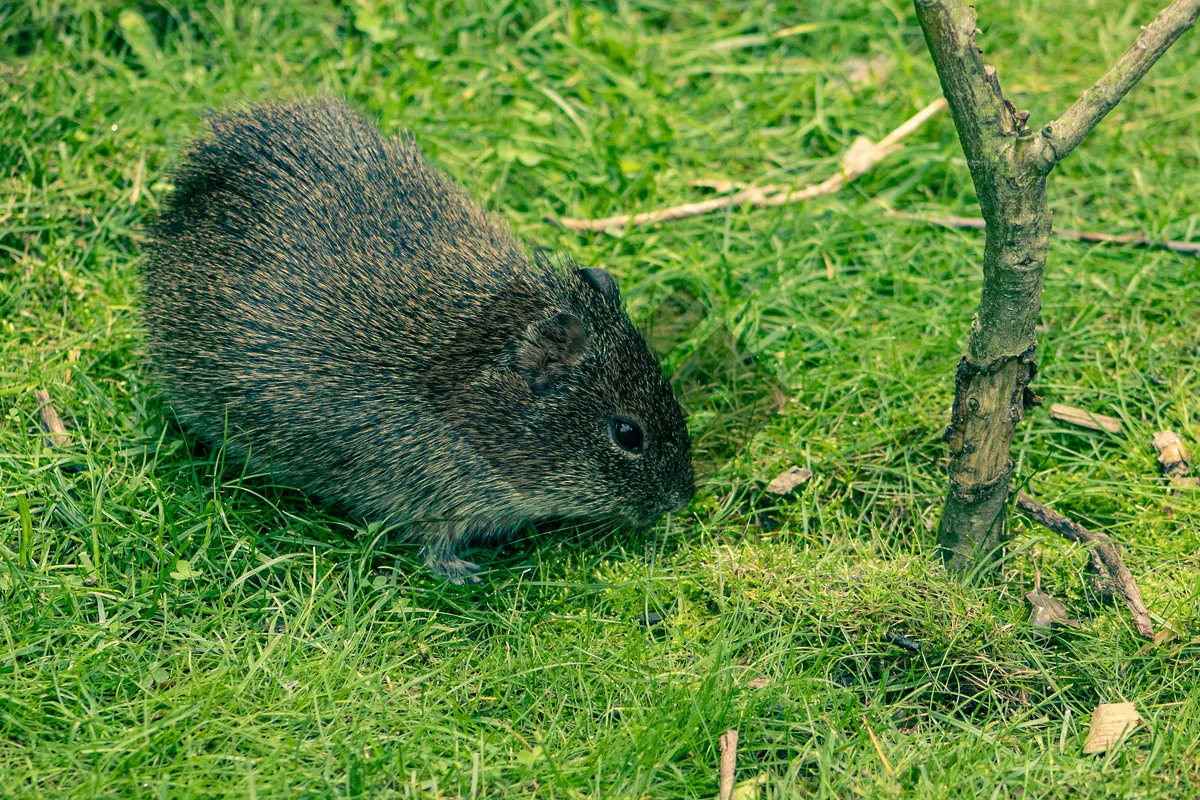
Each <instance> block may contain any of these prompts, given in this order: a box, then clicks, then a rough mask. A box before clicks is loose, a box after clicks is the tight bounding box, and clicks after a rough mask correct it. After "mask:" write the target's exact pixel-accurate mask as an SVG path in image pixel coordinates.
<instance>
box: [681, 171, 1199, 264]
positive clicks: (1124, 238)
mask: <svg viewBox="0 0 1200 800" xmlns="http://www.w3.org/2000/svg"><path fill="white" fill-rule="evenodd" d="M718 183H719V182H718V181H709V182H708V183H707V184H700V183H697V185H710V186H716V185H718ZM886 215H887V216H889V217H897V218H900V219H908V220H913V221H914V222H924V223H927V224H930V225H940V226H942V227H943V228H959V229H966V230H976V231H982V230H985V229H986V228H987V222H986V221H985V220H984V219H983V217H944V216H927V215H924V214H908V213H905V212H903V211H888V212H886ZM1051 233H1053V234H1054V235H1055V236H1060V237H1062V238H1063V239H1070V240H1072V241H1076V242H1097V243H1100V244H1131V245H1134V246H1136V247H1154V248H1161V249H1163V250H1174V251H1175V252H1176V253H1197V254H1200V242H1178V241H1171V240H1167V241H1160V240H1155V239H1149V238H1147V237H1146V235H1145V234H1144V233H1122V234H1111V233H1094V232H1092V231H1077V230H1074V229H1072V228H1054V229H1052V230H1051Z"/></svg>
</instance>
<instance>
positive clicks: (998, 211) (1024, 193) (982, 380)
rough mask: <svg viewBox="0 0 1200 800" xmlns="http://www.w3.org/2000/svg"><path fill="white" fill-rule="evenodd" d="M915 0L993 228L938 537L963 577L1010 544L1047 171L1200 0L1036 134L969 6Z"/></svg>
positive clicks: (959, 1) (960, 381) (1188, 1)
mask: <svg viewBox="0 0 1200 800" xmlns="http://www.w3.org/2000/svg"><path fill="white" fill-rule="evenodd" d="M914 2H915V6H916V12H917V18H918V20H919V21H920V23H921V29H922V31H923V32H924V34H925V42H926V44H927V45H928V47H929V53H930V55H931V56H932V58H933V63H934V67H935V68H936V69H937V73H938V79H939V80H940V81H941V85H942V92H943V94H944V95H945V97H946V100H947V102H948V103H949V105H950V113H951V116H952V117H953V118H954V126H955V128H956V129H957V130H958V137H959V141H960V142H961V144H962V148H963V152H964V153H965V154H966V157H967V165H968V167H969V169H970V171H971V179H972V181H973V182H974V184H975V192H976V194H977V195H978V197H979V205H980V209H981V210H982V212H983V218H984V220H985V221H986V240H985V243H984V252H983V291H982V293H981V296H980V301H979V311H978V313H977V314H976V315H975V319H974V320H973V321H972V324H971V333H970V340H969V344H968V347H967V352H966V354H965V355H964V356H963V357H962V360H961V361H960V362H959V365H958V372H957V374H956V377H955V388H954V408H953V413H952V416H951V422H950V427H949V428H948V429H947V430H946V434H945V437H944V438H945V440H946V442H947V443H948V444H949V445H950V456H951V458H950V467H949V473H950V496H949V497H948V498H947V500H946V507H945V510H944V512H943V514H942V521H941V525H940V528H939V531H938V543H939V545H940V546H941V549H942V554H943V556H944V558H945V559H946V562H947V565H948V566H949V567H950V569H951V570H952V571H954V572H957V573H966V572H969V571H971V570H973V569H974V568H975V566H976V565H977V564H978V563H979V562H980V561H981V560H984V559H990V558H992V557H994V556H995V555H997V554H998V553H999V552H1000V550H1001V549H1002V545H1003V543H1004V538H1005V537H1004V525H1005V512H1006V504H1007V500H1008V486H1009V481H1010V478H1011V476H1012V470H1013V463H1012V459H1011V458H1010V451H1011V444H1012V436H1013V432H1014V430H1015V428H1016V425H1017V423H1018V422H1020V421H1021V419H1022V418H1023V417H1024V415H1025V411H1026V409H1027V408H1028V407H1029V406H1030V405H1031V404H1033V403H1034V402H1035V399H1036V396H1035V395H1034V394H1033V392H1032V391H1031V390H1030V389H1029V383H1030V381H1032V380H1033V378H1034V376H1035V375H1036V374H1037V360H1036V353H1037V341H1036V338H1035V335H1034V328H1035V326H1036V325H1037V320H1038V316H1039V314H1040V313H1041V305H1042V278H1043V275H1044V272H1045V267H1046V255H1047V253H1048V252H1049V249H1050V232H1051V216H1050V210H1049V206H1048V204H1047V201H1046V176H1047V174H1048V173H1049V172H1050V169H1051V168H1052V167H1053V165H1054V163H1057V161H1058V160H1060V159H1061V158H1062V157H1063V156H1065V155H1066V154H1067V153H1068V152H1070V150H1071V149H1073V148H1074V147H1075V145H1077V144H1078V143H1079V141H1080V140H1082V139H1083V137H1084V136H1085V135H1086V134H1087V132H1088V131H1089V130H1091V128H1092V127H1094V126H1095V124H1096V123H1097V122H1098V121H1099V120H1100V119H1101V118H1103V116H1104V114H1106V113H1108V111H1109V110H1111V109H1112V107H1113V106H1115V105H1116V104H1117V103H1118V102H1119V101H1120V99H1121V98H1122V97H1123V96H1124V95H1125V93H1126V92H1127V91H1128V90H1129V88H1130V87H1131V86H1133V84H1134V83H1136V82H1137V79H1138V78H1140V77H1141V76H1142V75H1144V74H1145V73H1146V71H1147V70H1148V69H1150V67H1151V66H1152V65H1153V63H1154V61H1155V60H1157V59H1158V57H1159V56H1161V55H1162V53H1163V52H1165V51H1166V49H1167V48H1168V47H1169V46H1170V44H1171V43H1172V42H1174V41H1175V40H1176V39H1177V38H1179V36H1180V35H1181V34H1182V33H1183V32H1184V31H1185V30H1186V29H1187V27H1190V25H1191V24H1192V23H1194V22H1195V19H1196V11H1195V7H1196V5H1197V4H1200V0H1176V2H1175V3H1174V4H1173V5H1172V6H1171V7H1170V8H1169V9H1168V10H1167V11H1166V12H1164V13H1163V14H1162V15H1160V16H1159V19H1158V20H1156V21H1155V23H1154V24H1153V25H1151V26H1150V27H1149V28H1147V29H1146V32H1144V33H1143V35H1142V36H1141V37H1139V39H1138V44H1135V45H1134V47H1132V48H1130V50H1129V51H1128V52H1127V53H1126V54H1125V55H1124V56H1122V58H1121V60H1120V61H1118V63H1117V65H1116V66H1114V67H1113V69H1112V70H1110V71H1109V73H1108V74H1107V75H1106V76H1105V77H1104V78H1102V79H1101V80H1100V82H1098V83H1097V85H1096V86H1095V87H1093V89H1092V90H1091V91H1090V92H1089V93H1087V94H1085V95H1084V96H1083V97H1082V98H1080V100H1079V101H1078V102H1077V103H1076V104H1075V105H1074V106H1072V107H1071V109H1070V110H1068V112H1067V113H1066V114H1065V115H1064V116H1063V119H1061V120H1059V121H1058V122H1056V123H1052V124H1050V125H1048V126H1046V127H1045V128H1044V129H1043V130H1042V132H1041V133H1040V135H1039V136H1035V135H1034V134H1033V133H1032V131H1031V130H1030V128H1029V126H1028V124H1027V123H1028V120H1029V112H1028V111H1020V110H1018V109H1016V108H1015V107H1014V106H1013V105H1012V103H1010V102H1009V101H1008V100H1006V99H1005V97H1004V93H1003V92H1002V91H1001V89H1000V80H999V77H998V76H997V74H996V70H995V69H994V68H993V67H991V66H990V65H988V64H986V63H985V62H984V57H983V52H982V51H981V50H980V48H979V46H978V44H977V43H976V40H975V37H976V35H977V34H978V30H977V29H976V27H975V21H976V17H975V9H974V8H973V7H971V6H968V5H966V3H964V2H963V0H914ZM1055 137H1059V138H1055ZM1068 145H1069V146H1068ZM1060 148H1061V149H1060ZM1047 153H1050V155H1049V156H1047ZM1047 164H1048V166H1047Z"/></svg>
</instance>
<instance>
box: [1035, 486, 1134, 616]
mask: <svg viewBox="0 0 1200 800" xmlns="http://www.w3.org/2000/svg"><path fill="white" fill-rule="evenodd" d="M1017 507H1018V508H1020V509H1021V510H1022V511H1024V512H1025V513H1026V514H1028V515H1029V516H1030V517H1031V518H1032V519H1034V520H1035V521H1037V522H1038V523H1040V524H1042V525H1044V526H1046V527H1047V528H1049V529H1050V530H1052V531H1054V532H1055V533H1057V534H1059V535H1060V536H1064V537H1066V538H1067V539H1070V540H1071V541H1073V542H1075V543H1077V544H1082V545H1086V546H1088V554H1089V557H1090V558H1091V566H1092V569H1093V570H1095V571H1096V572H1098V573H1099V574H1100V575H1101V576H1102V579H1101V580H1099V581H1095V582H1094V584H1095V586H1096V588H1097V590H1098V591H1100V592H1102V593H1103V594H1119V595H1120V596H1121V599H1123V600H1124V601H1125V605H1127V606H1128V607H1129V610H1130V611H1131V612H1133V623H1134V625H1135V626H1136V627H1137V629H1138V633H1140V634H1141V635H1142V636H1145V637H1146V638H1147V639H1153V638H1154V627H1153V625H1151V623H1150V612H1149V611H1147V610H1146V605H1145V604H1144V603H1143V602H1142V593H1141V591H1139V590H1138V586H1137V581H1135V580H1134V579H1133V574H1132V573H1130V571H1129V568H1128V567H1126V566H1125V562H1124V561H1122V560H1121V554H1120V553H1119V552H1117V546H1116V544H1115V543H1114V542H1113V540H1112V539H1110V538H1108V537H1107V536H1105V535H1104V534H1103V533H1094V532H1092V531H1089V530H1088V529H1087V528H1085V527H1083V526H1082V525H1080V524H1079V523H1078V522H1075V521H1073V520H1070V519H1067V518H1066V517H1064V516H1063V515H1062V514H1059V513H1058V512H1056V511H1052V510H1050V509H1049V508H1047V507H1046V506H1045V505H1043V504H1041V503H1039V502H1038V501H1037V500H1034V499H1033V498H1032V497H1030V496H1029V495H1027V494H1025V493H1024V492H1019V493H1018V494H1017Z"/></svg>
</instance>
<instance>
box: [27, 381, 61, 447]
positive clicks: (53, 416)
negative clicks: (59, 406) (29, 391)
mask: <svg viewBox="0 0 1200 800" xmlns="http://www.w3.org/2000/svg"><path fill="white" fill-rule="evenodd" d="M33 396H34V398H36V399H37V404H38V417H40V418H41V420H42V430H44V431H45V432H46V438H45V440H44V441H45V443H46V447H56V446H58V445H63V444H66V443H67V442H68V441H69V440H70V436H68V435H67V426H66V425H63V422H62V420H61V419H59V417H58V412H57V411H55V410H54V406H53V405H51V404H50V393H49V392H47V391H46V390H44V389H38V390H37V391H35V392H34V393H33Z"/></svg>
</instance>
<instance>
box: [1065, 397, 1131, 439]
mask: <svg viewBox="0 0 1200 800" xmlns="http://www.w3.org/2000/svg"><path fill="white" fill-rule="evenodd" d="M1050 416H1051V417H1053V418H1054V419H1056V420H1058V421H1060V422H1069V423H1071V424H1072V425H1078V426H1079V427H1081V428H1090V429H1091V430H1094V431H1108V432H1109V433H1111V434H1113V435H1114V436H1120V435H1121V420H1119V419H1117V418H1115V417H1106V416H1104V415H1103V414H1093V413H1092V412H1091V411H1084V410H1083V409H1082V408H1075V407H1074V406H1064V405H1063V404H1061V403H1055V404H1054V405H1052V406H1050Z"/></svg>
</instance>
